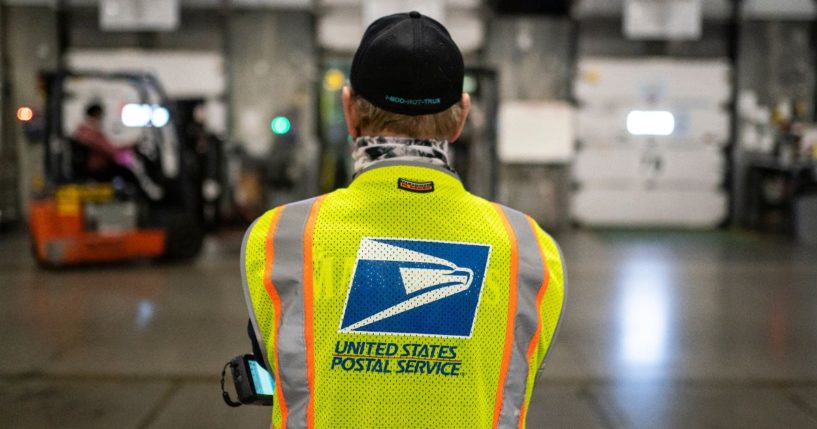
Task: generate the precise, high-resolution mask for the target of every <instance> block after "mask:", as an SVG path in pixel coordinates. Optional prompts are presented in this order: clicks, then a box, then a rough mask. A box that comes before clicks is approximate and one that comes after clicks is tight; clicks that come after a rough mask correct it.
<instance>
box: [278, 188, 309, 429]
mask: <svg viewBox="0 0 817 429" xmlns="http://www.w3.org/2000/svg"><path fill="white" fill-rule="evenodd" d="M314 202H315V198H312V199H309V200H306V201H300V202H297V203H293V204H288V205H286V206H284V208H283V212H281V218H280V220H279V221H278V228H277V229H276V230H275V235H274V237H273V246H274V248H275V259H274V260H273V263H272V284H273V285H274V286H275V289H276V290H277V291H278V296H279V297H280V298H281V313H282V314H281V325H280V327H279V328H278V337H277V339H276V350H277V351H278V364H279V365H280V367H279V375H280V377H281V389H282V390H283V393H284V400H286V404H287V408H288V410H289V414H288V417H287V427H288V428H305V427H306V408H307V404H308V403H309V395H310V392H309V383H308V382H307V377H306V342H305V340H304V296H303V292H304V288H303V284H304V282H303V275H304V229H305V227H306V221H307V218H309V211H310V209H311V208H312V204H313V203H314Z"/></svg>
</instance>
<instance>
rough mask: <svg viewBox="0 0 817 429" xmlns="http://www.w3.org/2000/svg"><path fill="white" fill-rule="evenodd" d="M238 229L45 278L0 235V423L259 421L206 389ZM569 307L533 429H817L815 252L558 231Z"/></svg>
mask: <svg viewBox="0 0 817 429" xmlns="http://www.w3.org/2000/svg"><path fill="white" fill-rule="evenodd" d="M240 239H241V234H240V233H230V234H222V235H220V236H217V237H213V238H210V239H209V240H208V242H207V245H206V249H205V252H204V255H203V256H202V257H201V258H200V259H199V260H198V261H197V262H195V263H193V264H190V265H154V264H149V263H135V264H121V265H116V266H107V267H93V268H79V269H70V270H64V271H44V270H40V269H38V268H36V267H35V265H34V263H33V261H32V259H31V257H30V256H29V254H28V245H29V244H28V241H27V238H26V237H25V236H24V235H22V234H11V235H8V234H7V235H0V255H2V256H0V344H2V347H0V427H3V428H50V427H61V428H109V427H118V428H185V427H198V428H204V427H242V428H251V427H258V428H261V427H268V424H269V408H261V407H242V408H239V409H232V408H228V407H227V406H225V405H224V404H223V403H222V401H221V396H220V393H219V386H218V380H219V375H220V371H221V367H222V365H223V364H224V362H226V361H227V360H228V359H229V358H231V357H233V356H235V355H237V354H239V353H242V352H247V351H249V342H248V341H247V339H246V333H245V332H246V321H247V313H246V309H245V306H244V298H243V296H242V293H241V287H240V278H239V273H238V250H239V245H240ZM559 239H560V241H561V243H562V246H563V248H564V251H565V253H566V260H567V264H568V270H569V276H570V282H569V296H568V306H567V314H566V317H565V319H564V325H563V326H562V328H561V332H560V333H559V337H558V339H557V341H556V345H555V350H554V351H553V353H552V355H551V357H550V360H549V363H548V365H547V367H546V369H545V371H544V373H543V374H542V375H541V380H540V381H539V383H538V385H537V388H536V391H535V394H534V404H533V405H532V407H531V411H530V419H529V425H528V427H530V428H541V427H554V428H755V429H761V428H812V427H813V428H817V248H807V247H801V246H798V245H796V244H793V243H791V242H788V241H785V240H782V239H776V238H768V237H761V236H755V235H743V234H737V233H694V232H689V233H685V232H674V233H666V232H662V233H658V232H656V233H650V232H637V233H636V232H586V231H585V232H576V233H572V234H569V235H563V236H562V237H560V238H559Z"/></svg>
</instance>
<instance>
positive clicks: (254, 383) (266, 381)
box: [221, 355, 275, 407]
mask: <svg viewBox="0 0 817 429" xmlns="http://www.w3.org/2000/svg"><path fill="white" fill-rule="evenodd" d="M227 367H230V373H231V374H232V375H233V384H234V385H235V392H236V395H237V396H238V402H235V401H233V400H232V399H230V395H229V394H228V393H227V391H226V390H224V378H225V376H226V375H227V374H226V373H227ZM274 394H275V379H274V378H272V375H270V373H269V372H268V371H267V370H266V369H264V367H263V366H261V364H259V363H258V361H257V360H256V359H255V357H254V356H253V355H241V356H236V357H235V358H233V360H231V361H230V362H228V363H227V364H226V365H224V369H223V370H222V371H221V395H222V397H223V398H224V402H225V403H227V405H229V406H231V407H240V406H241V405H272V400H273V395H274Z"/></svg>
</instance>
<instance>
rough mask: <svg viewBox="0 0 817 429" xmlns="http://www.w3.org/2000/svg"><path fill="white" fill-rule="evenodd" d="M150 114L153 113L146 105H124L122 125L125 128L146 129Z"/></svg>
mask: <svg viewBox="0 0 817 429" xmlns="http://www.w3.org/2000/svg"><path fill="white" fill-rule="evenodd" d="M152 114H153V111H152V109H151V108H150V106H149V105H147V104H133V103H131V104H126V105H125V107H123V108H122V123H123V124H125V126H126V127H146V126H147V125H148V124H149V123H150V117H151V115H152Z"/></svg>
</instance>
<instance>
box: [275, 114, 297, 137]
mask: <svg viewBox="0 0 817 429" xmlns="http://www.w3.org/2000/svg"><path fill="white" fill-rule="evenodd" d="M270 128H272V132H273V133H275V134H278V135H282V134H286V133H288V132H289V130H290V129H291V128H292V124H291V123H290V122H289V118H287V117H286V116H276V117H274V118H272V122H271V123H270Z"/></svg>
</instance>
